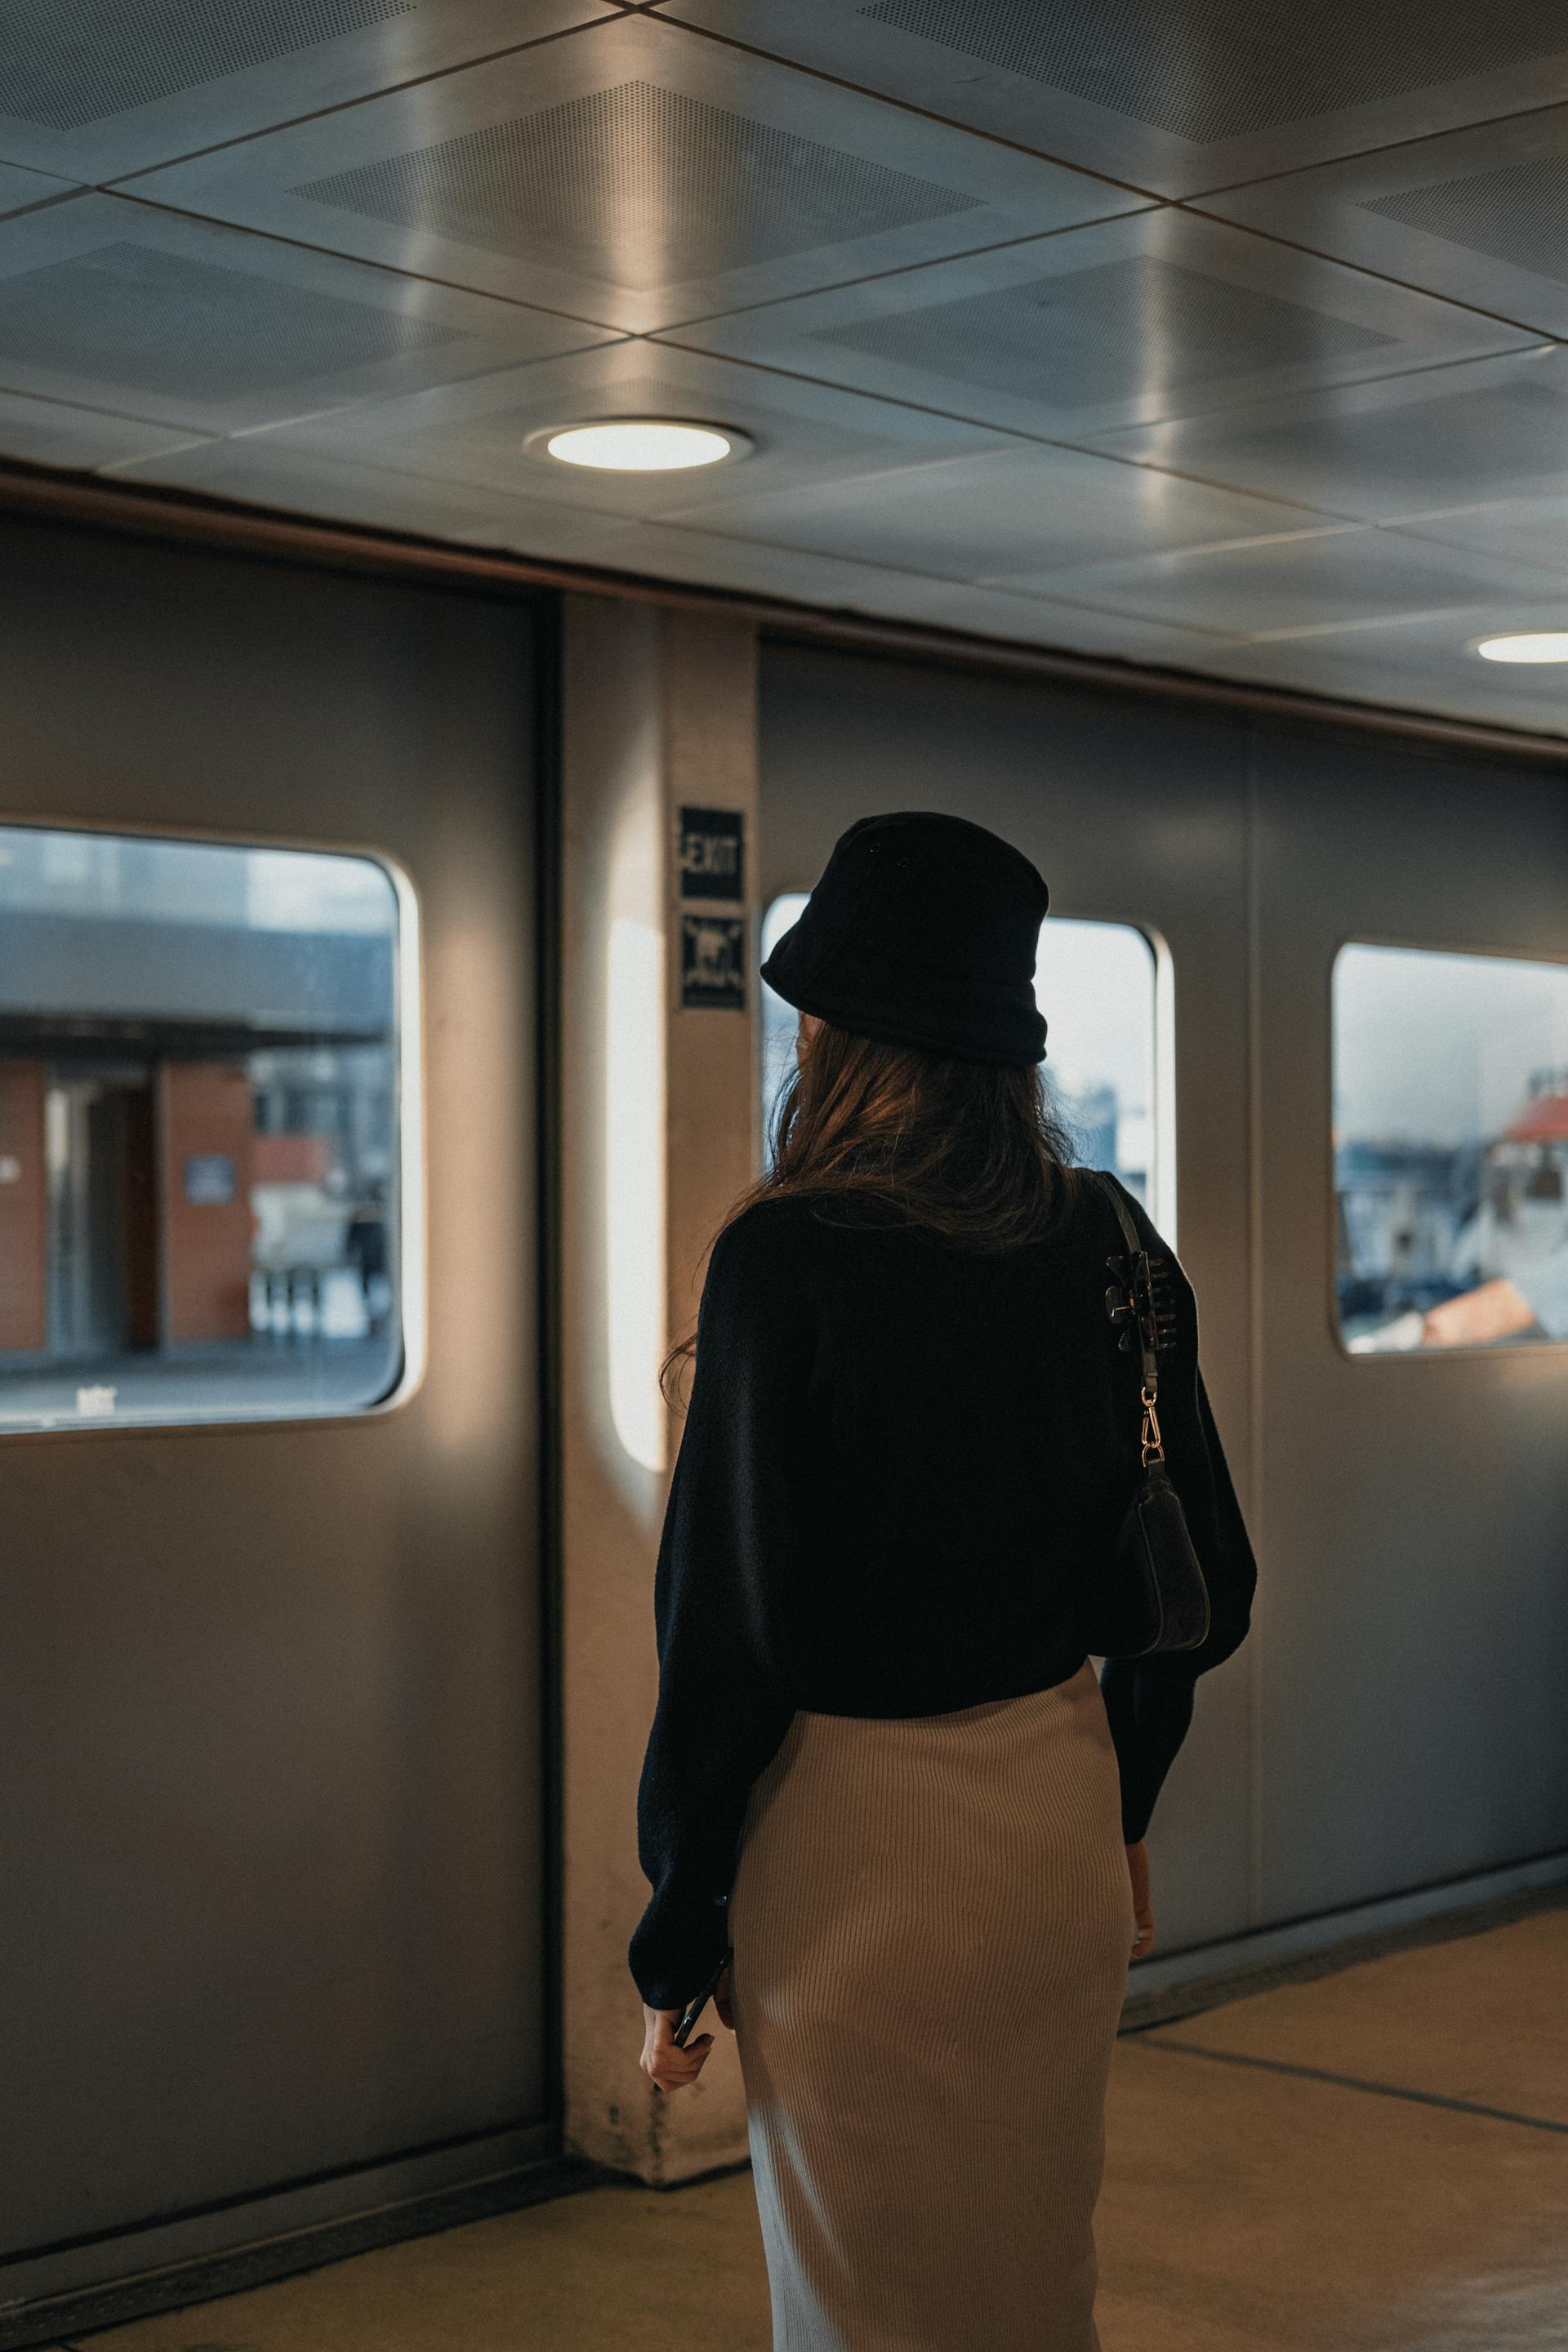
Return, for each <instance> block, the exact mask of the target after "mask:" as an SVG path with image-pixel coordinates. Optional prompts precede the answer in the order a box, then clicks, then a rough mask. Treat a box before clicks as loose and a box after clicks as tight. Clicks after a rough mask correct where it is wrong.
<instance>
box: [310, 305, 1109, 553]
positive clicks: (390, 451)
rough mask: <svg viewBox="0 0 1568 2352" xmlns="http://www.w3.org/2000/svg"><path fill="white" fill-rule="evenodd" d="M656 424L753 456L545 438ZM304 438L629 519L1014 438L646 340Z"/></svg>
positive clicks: (341, 418) (378, 406) (357, 412)
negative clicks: (619, 450) (589, 458)
mask: <svg viewBox="0 0 1568 2352" xmlns="http://www.w3.org/2000/svg"><path fill="white" fill-rule="evenodd" d="M625 415H675V416H685V417H689V418H693V419H698V420H706V421H707V422H709V423H711V424H715V425H732V426H739V427H740V428H741V429H742V431H744V432H745V433H747V434H749V435H750V436H752V438H753V440H754V442H755V445H756V446H755V454H754V455H753V456H751V457H747V458H746V459H745V460H744V461H743V463H741V464H733V463H728V462H727V463H725V464H723V465H721V466H716V467H710V468H709V467H704V468H702V469H701V470H700V471H697V472H693V473H689V474H685V473H683V474H680V475H679V476H671V475H668V474H654V475H647V474H644V475H637V474H610V473H596V472H593V471H591V470H589V469H588V468H586V467H574V466H563V465H562V464H561V463H560V461H559V460H558V459H556V458H553V457H550V456H549V455H548V454H547V453H546V451H545V449H544V448H543V446H542V441H541V439H540V438H539V437H538V436H542V435H543V436H548V432H549V429H550V428H551V427H552V426H560V425H568V424H576V423H583V422H586V421H589V420H591V419H594V418H598V417H608V416H625ZM298 437H299V438H300V444H301V446H310V447H311V448H314V449H318V450H320V451H321V452H323V453H330V452H331V451H334V450H340V451H342V453H343V454H344V455H345V456H350V457H353V456H358V457H364V458H366V459H368V460H369V461H370V462H371V463H372V464H374V465H378V466H395V467H401V468H403V469H404V470H405V471H406V472H408V473H412V474H426V475H429V476H431V477H432V478H445V479H449V480H452V481H458V482H470V483H474V484H477V485H481V486H482V485H485V484H488V483H491V482H494V483H497V484H500V485H502V486H504V487H506V488H510V489H515V490H519V491H526V492H528V493H530V494H531V495H537V496H542V497H544V498H549V499H556V500H559V501H560V502H561V503H563V504H565V505H572V506H578V505H580V506H586V507H599V508H604V509H606V510H608V511H611V512H614V513H617V514H623V515H645V514H659V513H663V512H666V511H668V510H669V509H671V508H674V507H679V508H680V509H682V510H683V511H684V510H685V509H696V508H702V507H704V506H706V505H708V504H709V503H710V502H719V503H722V502H723V501H724V500H725V499H726V498H729V497H733V496H736V495H739V494H741V493H742V490H748V489H749V490H750V492H751V493H752V495H758V496H761V495H765V494H766V493H767V492H768V491H769V490H775V491H781V492H788V493H790V494H791V495H794V494H795V493H798V492H801V491H804V490H808V489H811V488H816V487H818V486H820V485H822V484H825V483H837V482H842V481H846V480H850V479H853V478H857V477H859V476H867V475H875V474H879V473H884V472H888V471H889V470H891V469H895V468H899V467H918V466H922V465H926V464H930V463H931V462H933V461H935V460H938V459H942V458H946V457H953V456H959V455H963V454H966V453H968V452H972V451H977V450H984V449H992V448H995V447H997V446H1001V445H1003V444H1004V443H1005V441H1006V436H1004V435H998V434H994V433H987V432H985V431H984V430H981V429H978V428H976V427H974V426H972V425H954V424H952V423H951V422H950V421H949V420H948V419H946V418H944V417H941V416H927V415H922V414H921V413H920V412H919V411H918V410H907V409H900V408H898V407H896V406H894V405H893V404H891V403H890V402H888V401H880V400H865V399H862V398H860V397H859V396H858V394H854V393H842V392H834V391H832V390H830V389H827V388H825V387H823V386H821V385H818V384H812V383H795V382H794V381H792V380H791V379H790V378H789V377H787V376H777V375H771V374H769V373H767V372H766V371H765V370H763V369H760V368H745V367H739V366H736V365H734V364H733V363H732V362H729V361H724V360H711V359H706V358H702V357H700V356H694V355H693V354H691V353H689V352H679V351H674V350H671V349H669V348H668V347H666V346H664V345H661V344H658V343H648V342H643V341H627V342H616V343H609V344H605V345H604V346H603V347H601V348H600V349H598V350H595V351H592V352H578V353H576V354H574V356H573V357H571V358H569V359H564V360H558V361H551V362H547V363H546V364H544V365H543V366H540V367H529V368H525V369H504V370H500V371H499V372H497V373H493V374H490V375H486V376H482V377H479V378H478V379H475V380H473V381H470V382H468V383H458V384H450V385H447V386H443V387H438V388H437V389H435V390H432V391H430V392H426V393H421V394H416V395H414V396H413V397H410V398H408V399H401V400H384V401H377V402H375V403H374V404H366V405H364V406H363V407H359V408H354V409H351V410H346V411H343V412H342V413H340V414H339V415H334V416H331V417H323V418H321V419H318V420H317V421H315V422H314V423H312V424H310V425H304V426H301V427H300V428H299V434H298ZM1010 446H1016V444H1015V445H1010ZM1089 462H1090V463H1094V464H1103V463H1104V462H1105V461H1104V460H1090V461H1089ZM1127 470H1129V471H1133V470H1135V469H1132V468H1128V469H1127Z"/></svg>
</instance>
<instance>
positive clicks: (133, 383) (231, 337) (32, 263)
mask: <svg viewBox="0 0 1568 2352" xmlns="http://www.w3.org/2000/svg"><path fill="white" fill-rule="evenodd" d="M602 339H603V338H602V337H601V336H600V334H599V331H597V330H595V329H594V328H591V327H582V326H579V325H576V324H573V323H570V322H568V321H566V320H560V319H554V318H551V317H550V316H548V315H547V314H546V313H544V312H542V311H534V310H523V309H521V307H520V306H518V305H517V304H515V303H510V302H497V301H492V300H490V299H488V298H487V297H485V296H483V295H477V294H467V293H460V292H458V291H456V290H455V289H451V288H449V287H444V286H426V285H422V284H420V283H419V282H418V281H417V280H416V279H413V278H400V277H398V276H397V275H396V274H395V273H394V272H393V271H390V270H384V269H372V268H365V267H364V266H363V264H361V263H358V262H352V261H342V260H339V259H338V258H337V257H335V256H333V255H331V254H321V253H308V252H305V251H304V250H302V249H301V248H300V247H296V246H289V245H281V244H279V243H278V242H276V241H275V240H274V239H272V238H270V237H261V236H247V235H246V234H245V233H244V232H243V231H242V230H238V229H228V228H218V227H215V226H213V225H212V224H211V223H209V222H205V221H194V220H184V219H182V218H180V217H179V216H178V215H175V214H173V213H165V212H161V211H158V210H156V209H155V208H154V207H153V206H151V205H141V204H132V203H129V202H127V201H126V200H125V199H124V198H122V197H120V196H105V195H80V196H74V197H72V198H70V199H69V200H68V202H66V203H64V204H59V205H48V206H47V207H46V208H45V209H44V210H43V211H42V212H31V213H21V214H17V215H14V216H13V217H12V218H11V219H9V220H5V221H0V383H3V384H5V385H6V386H7V387H8V388H10V389H11V390H13V391H17V392H34V393H40V394H46V395H47V396H48V397H51V398H58V399H65V400H79V401H81V402H83V403H84V404H93V405H97V406H101V407H105V408H114V409H121V410H130V411H132V412H134V413H135V414H137V415H142V416H145V417H148V418H150V419H153V421H163V422H167V423H170V424H177V425H186V426H189V427H191V428H192V429H194V430H196V431H201V430H212V431H222V430H237V429H240V428H243V427H245V426H247V425H262V424H267V423H270V422H273V421H280V420H282V419H285V418H288V417H294V416H300V415H310V414H313V413H315V412H316V411H318V410H321V409H327V408H331V407H332V406H334V405H338V404H342V403H344V402H346V401H351V400H357V399H363V398H364V397H366V396H367V395H370V394H375V393H378V392H391V391H397V390H403V389H405V388H412V387H414V386H417V385H420V384H426V383H435V382H442V381H447V380H449V379H450V378H451V377H453V376H458V375H463V374H467V373H471V372H473V371H475V370H478V369H481V368H486V367H495V366H498V365H501V364H503V363H506V362H514V363H515V362H518V361H520V360H523V359H529V358H540V359H542V358H546V357H548V356H550V355H551V354H552V353H554V352H561V351H564V350H568V349H570V348H572V347H573V346H574V345H581V344H583V343H584V342H590V341H595V340H602Z"/></svg>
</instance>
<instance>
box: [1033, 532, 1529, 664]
mask: <svg viewBox="0 0 1568 2352" xmlns="http://www.w3.org/2000/svg"><path fill="white" fill-rule="evenodd" d="M991 584H992V585H994V586H996V587H1004V588H1010V589H1013V590H1015V591H1017V592H1020V593H1027V592H1029V591H1031V590H1033V591H1035V592H1037V593H1039V594H1042V595H1047V596H1059V597H1063V598H1070V599H1072V600H1073V601H1074V602H1081V603H1083V604H1093V605H1096V606H1098V607H1099V608H1100V611H1102V612H1108V613H1127V614H1131V615H1133V617H1134V618H1136V619H1139V620H1145V621H1172V622H1182V623H1184V624H1185V625H1186V626H1188V627H1189V628H1194V629H1203V630H1208V631H1212V632H1214V633H1215V634H1217V635H1227V636H1240V637H1255V636H1263V635H1284V634H1286V633H1288V632H1291V631H1296V630H1307V629H1317V628H1321V627H1322V626H1324V625H1335V626H1345V627H1355V626H1359V625H1361V624H1363V623H1364V622H1367V621H1376V620H1389V619H1394V618H1397V617H1398V616H1399V615H1401V614H1411V613H1439V612H1458V611H1461V610H1463V609H1465V608H1466V607H1468V606H1469V605H1472V604H1475V603H1476V602H1477V600H1478V598H1479V597H1482V596H1487V595H1491V596H1495V597H1496V598H1497V599H1498V600H1499V602H1505V601H1517V600H1518V599H1519V598H1520V597H1521V596H1522V597H1527V598H1528V597H1531V596H1540V595H1542V594H1550V593H1551V592H1552V582H1551V580H1550V579H1549V578H1546V577H1544V576H1543V575H1542V574H1541V573H1539V572H1532V571H1531V568H1530V567H1529V565H1527V564H1523V563H1519V562H1506V561H1501V560H1499V559H1497V558H1489V557H1486V556H1483V555H1479V554H1475V553H1470V552H1468V551H1464V550H1460V549H1454V548H1444V547H1437V546H1435V545H1430V544H1424V543H1422V542H1420V541H1415V540H1408V539H1402V538H1400V537H1399V536H1398V535H1397V534H1395V533H1394V532H1392V531H1383V530H1375V529H1373V528H1372V527H1371V526H1369V525H1366V524H1358V523H1347V524H1342V525H1340V526H1338V527H1330V528H1329V529H1327V530H1315V531H1302V532H1297V533H1294V534H1292V535H1291V536H1290V537H1289V538H1279V539H1268V540H1260V541H1253V542H1252V543H1250V544H1243V545H1239V546H1237V545H1232V546H1229V547H1205V548H1192V549H1186V550H1178V551H1173V552H1172V553H1170V554H1165V555H1156V556H1146V557H1143V558H1142V559H1141V560H1140V561H1138V562H1131V563H1089V564H1086V565H1084V566H1082V567H1081V568H1080V569H1078V570H1073V571H1067V572H1064V571H1062V570H1061V568H1060V567H1059V566H1056V565H1042V566H1039V567H1037V568H1036V569H1034V570H1032V571H1030V572H1025V573H1021V574H1012V575H1009V574H1007V573H1006V572H1004V571H1002V570H1000V569H999V570H998V571H997V572H996V573H995V575H994V578H993V580H992V583H991Z"/></svg>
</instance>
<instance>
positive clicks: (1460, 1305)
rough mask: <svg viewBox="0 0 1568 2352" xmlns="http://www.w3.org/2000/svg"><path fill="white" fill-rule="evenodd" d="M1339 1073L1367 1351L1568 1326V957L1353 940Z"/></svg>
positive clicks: (1358, 1345)
mask: <svg viewBox="0 0 1568 2352" xmlns="http://www.w3.org/2000/svg"><path fill="white" fill-rule="evenodd" d="M1333 1071H1334V1077H1333V1086H1334V1192H1335V1200H1336V1210H1337V1226H1338V1248H1337V1267H1336V1297H1337V1305H1338V1316H1339V1330H1340V1337H1341V1339H1342V1341H1343V1342H1344V1344H1345V1346H1346V1347H1347V1348H1348V1349H1350V1351H1351V1352H1352V1354H1354V1355H1371V1354H1382V1353H1385V1352H1390V1353H1398V1352H1401V1351H1406V1350H1415V1349H1433V1348H1453V1347H1471V1348H1476V1347H1485V1348H1495V1347H1506V1346H1513V1345H1517V1344H1521V1343H1522V1344H1526V1345H1529V1344H1531V1343H1536V1344H1539V1343H1540V1342H1541V1341H1542V1340H1551V1339H1568V965H1564V964H1554V963H1527V962H1524V961H1514V960H1512V959H1510V958H1507V957H1503V956H1489V955H1482V956H1478V955H1448V954H1440V953H1436V952H1434V951H1430V950H1426V949H1415V948H1390V947H1372V946H1362V945H1359V944H1358V945H1353V946H1350V947H1346V948H1342V950H1340V953H1339V956H1338V957H1337V959H1336V960H1335V963H1334V975H1333Z"/></svg>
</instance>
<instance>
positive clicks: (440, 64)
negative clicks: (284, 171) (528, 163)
mask: <svg viewBox="0 0 1568 2352" xmlns="http://www.w3.org/2000/svg"><path fill="white" fill-rule="evenodd" d="M605 13H606V5H605V0H246V5H245V6H244V7H243V8H241V7H237V6H235V5H229V0H158V5H156V7H147V6H144V5H143V6H140V7H133V6H130V5H126V0H47V5H39V6H22V7H15V8H9V9H7V10H6V11H5V15H4V16H3V17H0V155H3V156H5V158H6V159H7V160H8V161H9V162H11V163H26V164H30V165H31V166H32V167H33V168H34V169H35V170H37V171H42V172H58V173H62V174H63V175H64V176H65V177H66V178H67V179H69V180H83V181H93V182H97V181H103V180H111V179H115V178H118V177H119V176H120V175H121V174H122V173H127V172H137V171H142V170H145V169H146V167H147V166H148V165H149V164H153V163H167V162H170V161H172V160H173V159H174V157H175V156H176V155H190V154H193V153H195V152H196V151H197V150H198V149H202V148H208V147H216V146H217V145H219V144H221V143H222V142H224V141H225V140H230V139H244V138H247V137H249V136H250V135H251V134H252V133H254V132H255V131H263V130H266V129H268V127H269V126H270V125H271V124H274V123H278V122H287V121H290V120H292V119H293V118H294V117H295V116H298V115H301V114H320V113H322V112H324V111H326V110H329V109H331V108H332V107H338V106H342V105H344V104H346V103H349V102H351V101H353V100H355V99H361V98H365V97H368V96H369V95H370V94H371V93H372V92H373V91H375V90H384V89H393V88H395V87H397V86H398V85H400V84H403V83H406V82H412V81H416V80H418V79H420V78H421V77H424V76H426V75H430V74H437V73H443V72H445V71H447V69H448V68H450V67H453V66H457V65H461V64H463V63H465V62H466V61H467V60H468V58H476V57H485V56H488V55H489V54H490V53H491V52H493V51H494V50H497V49H500V48H508V47H517V46H520V45H521V44H522V43H525V42H529V41H537V40H542V39H543V38H545V37H547V36H548V35H550V34H553V33H559V32H562V31H563V30H565V29H566V28H567V27H568V26H573V25H581V24H587V23H591V22H592V21H593V20H594V19H595V18H597V17H600V16H604V15H605Z"/></svg>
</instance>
